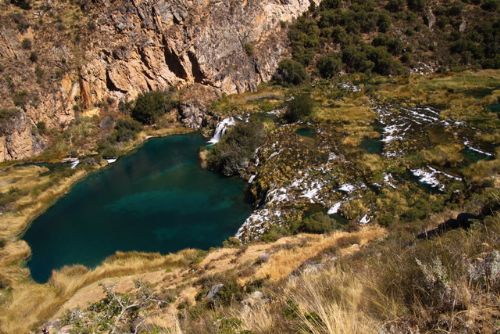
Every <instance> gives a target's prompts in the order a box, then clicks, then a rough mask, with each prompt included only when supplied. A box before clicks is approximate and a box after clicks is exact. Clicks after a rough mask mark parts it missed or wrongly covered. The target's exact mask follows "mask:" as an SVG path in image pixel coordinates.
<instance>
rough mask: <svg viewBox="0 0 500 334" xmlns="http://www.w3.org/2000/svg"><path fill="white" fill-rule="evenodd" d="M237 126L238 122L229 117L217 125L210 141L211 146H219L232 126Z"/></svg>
mask: <svg viewBox="0 0 500 334" xmlns="http://www.w3.org/2000/svg"><path fill="white" fill-rule="evenodd" d="M235 124H236V121H235V119H234V117H228V118H225V119H223V120H222V121H221V122H220V123H219V124H217V127H216V128H215V133H214V136H213V137H212V139H210V140H209V141H208V143H209V144H217V143H218V142H219V141H220V140H221V138H222V136H224V134H225V133H226V131H227V129H228V128H229V127H231V126H234V125H235Z"/></svg>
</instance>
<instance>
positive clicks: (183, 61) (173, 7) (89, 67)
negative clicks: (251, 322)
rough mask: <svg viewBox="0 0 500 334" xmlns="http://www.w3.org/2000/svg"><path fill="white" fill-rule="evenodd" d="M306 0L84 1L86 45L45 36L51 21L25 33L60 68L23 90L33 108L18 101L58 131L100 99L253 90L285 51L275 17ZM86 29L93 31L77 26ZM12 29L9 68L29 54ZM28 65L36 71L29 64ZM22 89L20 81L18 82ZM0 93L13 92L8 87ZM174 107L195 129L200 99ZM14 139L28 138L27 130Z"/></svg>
mask: <svg viewBox="0 0 500 334" xmlns="http://www.w3.org/2000/svg"><path fill="white" fill-rule="evenodd" d="M312 1H315V2H319V1H317V0H285V1H284V0H256V1H241V0H227V1H214V0H202V1H193V0H132V1H109V0H99V1H92V2H87V3H85V5H82V6H83V7H82V8H83V9H82V12H83V13H84V15H85V16H86V19H87V21H88V22H87V24H86V26H84V25H82V26H81V28H79V29H81V30H82V31H80V32H79V34H80V35H81V36H83V37H81V38H83V39H84V40H85V41H86V42H85V44H84V45H82V46H78V47H77V48H71V47H69V46H67V45H65V44H64V43H66V40H65V39H62V38H59V37H63V36H58V33H57V32H52V33H50V32H49V33H47V31H50V30H49V26H47V27H46V29H45V30H43V29H44V28H43V26H42V28H39V29H40V31H45V34H42V33H41V32H37V31H31V30H29V31H28V33H29V34H30V36H32V37H33V40H34V44H35V45H40V46H39V49H41V50H44V52H45V53H44V57H45V58H46V59H47V60H46V64H47V65H46V66H47V68H48V70H50V69H53V68H55V67H56V66H55V65H53V64H52V63H51V61H53V62H62V64H59V63H57V64H58V65H61V68H62V69H64V68H68V69H67V72H66V75H64V76H63V78H62V80H60V79H59V81H57V83H55V84H54V83H53V82H52V84H50V85H48V84H47V85H45V87H38V86H37V87H35V88H34V87H29V88H30V89H29V90H33V91H35V90H36V91H37V98H38V99H37V103H36V104H34V105H29V106H27V107H26V109H25V111H26V116H27V117H28V118H29V119H30V120H31V122H32V123H34V124H36V123H37V122H40V121H44V122H45V123H46V124H47V126H48V127H49V128H53V127H62V128H64V127H65V126H66V125H67V124H68V123H69V122H70V121H71V120H72V119H73V118H74V117H75V112H74V110H75V109H79V108H83V109H87V108H91V107H93V106H95V105H97V104H99V103H101V102H102V101H118V100H131V99H134V98H135V97H136V96H137V95H138V94H140V93H141V92H144V91H150V90H161V89H167V88H169V87H189V86H191V85H194V84H198V85H203V86H207V87H210V88H211V89H212V90H213V91H216V92H218V93H226V94H231V93H238V92H243V91H247V90H252V89H255V88H256V87H257V85H258V84H259V83H261V82H263V81H267V80H269V79H270V78H271V76H272V75H273V73H274V71H275V69H276V67H277V65H278V62H279V61H280V60H281V58H282V57H283V56H284V55H286V53H287V52H288V50H287V45H286V38H285V36H286V29H285V28H284V27H285V25H283V22H287V21H291V20H292V19H294V18H296V17H297V16H299V15H300V14H302V13H303V12H305V11H306V10H307V9H308V8H309V6H310V3H311V2H312ZM55 6H63V5H62V4H58V3H52V2H50V3H47V6H46V7H45V8H55ZM33 15H40V13H38V12H37V13H35V14H33ZM90 26H92V29H90V28H88V29H87V28H85V27H90ZM9 29H10V30H9ZM13 29H14V28H13V27H12V28H2V29H0V30H2V31H0V32H1V34H0V36H2V40H0V50H4V49H5V52H4V53H3V57H7V58H5V59H6V61H7V62H10V63H12V64H13V63H15V62H20V61H21V60H22V59H23V57H24V58H27V56H26V55H23V54H22V52H21V54H19V52H18V50H19V49H21V48H20V38H19V36H16V35H15V33H14V32H13V31H12V30H13ZM30 29H31V28H30ZM7 35H8V36H7ZM61 35H62V34H61ZM6 36H7V37H6ZM51 39H53V40H51ZM56 40H57V42H56ZM16 43H17V44H16ZM80 43H83V42H80ZM44 48H45V49H44ZM71 50H75V51H71ZM77 53H78V54H77ZM1 57H2V56H0V58H1ZM5 59H3V60H5ZM0 60H2V59H0ZM25 63H28V64H29V62H28V61H25ZM49 64H50V65H49ZM70 65H71V66H72V67H71V66H70ZM13 67H14V66H13ZM15 67H17V68H20V67H21V66H15ZM31 67H32V71H33V72H35V68H34V66H33V65H31ZM39 67H40V65H39ZM58 71H59V72H60V69H58ZM17 72H18V73H17V74H16V76H19V77H21V76H22V74H23V73H22V72H21V71H20V70H18V71H17ZM25 72H26V71H25ZM59 72H58V73H56V74H59ZM32 81H33V80H31V82H32ZM23 85H25V86H29V84H28V83H27V80H23V82H20V83H18V86H23ZM40 86H42V85H40ZM46 86H48V87H46ZM0 93H1V95H4V96H8V95H9V94H11V92H8V91H7V90H4V91H1V92H0ZM7 100H8V99H7ZM11 105H12V103H10V104H9V102H8V101H7V102H2V103H0V107H10V106H11ZM180 111H181V115H182V119H183V120H184V123H185V124H186V125H187V126H189V127H193V128H198V127H199V126H200V125H201V122H202V119H203V117H202V116H203V113H204V112H205V109H204V108H201V106H200V105H196V104H193V103H189V104H185V105H181V110H180ZM22 137H23V138H27V134H25V135H23V136H22ZM12 140H14V141H17V139H12ZM23 142H24V141H23ZM26 143H27V142H26ZM32 144H33V142H32ZM16 145H21V144H16ZM28 151H29V150H27V149H24V150H23V154H21V155H17V154H14V155H6V154H4V155H0V161H2V160H5V159H19V158H21V157H25V156H27V155H30V154H33V153H34V151H33V150H32V152H31V153H28Z"/></svg>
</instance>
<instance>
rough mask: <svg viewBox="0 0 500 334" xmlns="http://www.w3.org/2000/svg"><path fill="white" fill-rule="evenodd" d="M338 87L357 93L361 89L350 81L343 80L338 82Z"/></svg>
mask: <svg viewBox="0 0 500 334" xmlns="http://www.w3.org/2000/svg"><path fill="white" fill-rule="evenodd" d="M339 87H340V88H342V89H344V90H346V91H349V92H352V93H358V92H360V91H361V88H359V87H358V86H356V85H355V84H352V83H350V82H343V83H341V84H339Z"/></svg>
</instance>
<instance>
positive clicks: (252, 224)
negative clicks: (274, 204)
mask: <svg viewBox="0 0 500 334" xmlns="http://www.w3.org/2000/svg"><path fill="white" fill-rule="evenodd" d="M281 216H282V213H281V211H280V210H269V209H260V210H255V211H254V212H253V213H252V214H251V215H250V217H248V218H247V219H246V220H245V222H244V223H243V225H241V227H240V228H239V230H238V232H236V235H235V236H236V238H238V239H240V240H242V239H243V238H244V237H245V236H249V235H252V236H258V235H262V234H263V233H264V232H266V224H267V223H269V222H270V221H271V220H272V219H273V218H274V219H279V218H281ZM275 223H277V222H275Z"/></svg>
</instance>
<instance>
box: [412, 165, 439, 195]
mask: <svg viewBox="0 0 500 334" xmlns="http://www.w3.org/2000/svg"><path fill="white" fill-rule="evenodd" d="M411 172H412V173H413V175H415V176H416V177H418V178H419V181H420V182H422V183H425V184H428V185H429V186H431V187H432V188H438V189H439V190H441V191H443V190H444V189H445V186H444V184H441V182H439V180H438V179H437V178H436V173H435V172H427V171H425V170H424V169H422V168H417V169H412V170H411Z"/></svg>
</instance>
